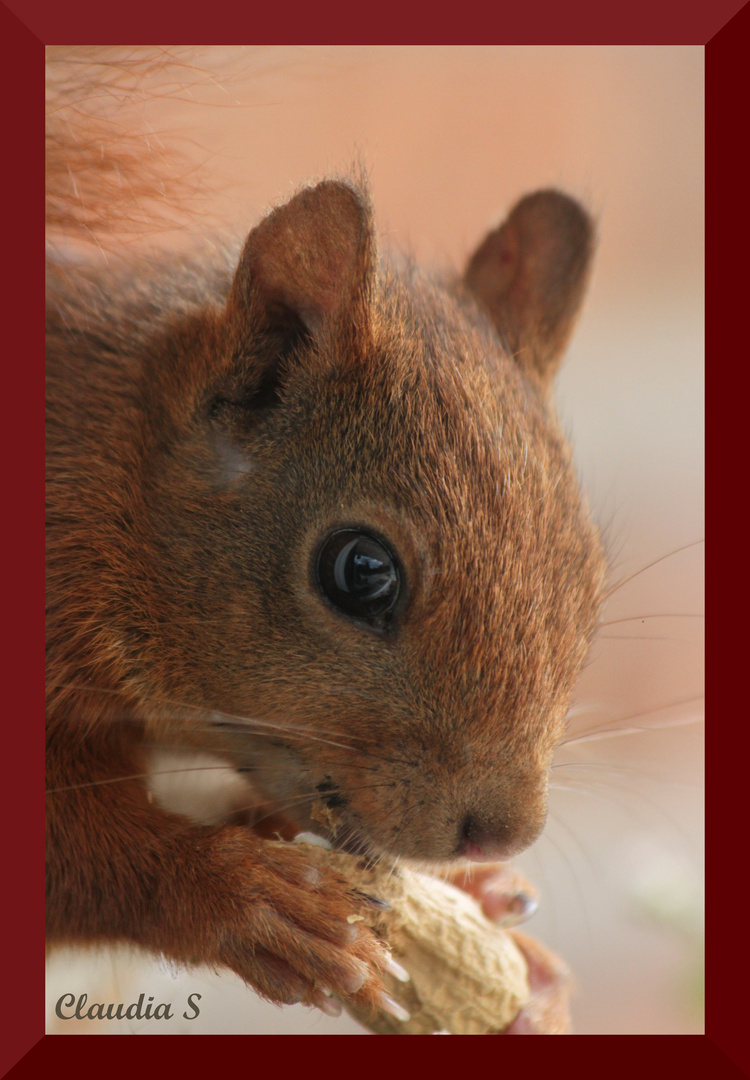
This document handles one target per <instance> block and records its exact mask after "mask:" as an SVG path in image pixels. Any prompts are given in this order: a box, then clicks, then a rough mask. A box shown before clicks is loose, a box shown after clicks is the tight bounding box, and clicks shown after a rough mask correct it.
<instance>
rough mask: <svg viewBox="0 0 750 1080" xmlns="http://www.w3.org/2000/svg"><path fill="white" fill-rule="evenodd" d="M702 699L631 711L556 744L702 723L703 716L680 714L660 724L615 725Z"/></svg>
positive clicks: (567, 744)
mask: <svg viewBox="0 0 750 1080" xmlns="http://www.w3.org/2000/svg"><path fill="white" fill-rule="evenodd" d="M702 701H703V697H696V698H690V699H689V700H687V701H678V702H676V703H675V704H674V705H662V706H660V707H658V708H655V709H648V710H646V711H645V712H642V713H632V714H631V715H630V716H622V717H619V718H618V719H617V720H611V721H610V722H609V723H607V724H604V725H602V726H601V727H599V728H593V729H591V730H589V731H584V732H582V733H581V734H580V735H573V736H572V737H571V738H563V740H562V741H561V742H560V743H559V744H558V746H574V745H575V744H576V743H582V742H587V741H589V740H590V739H594V738H606V737H608V736H610V735H623V734H633V733H634V732H637V731H663V730H665V729H667V728H673V727H687V726H688V725H689V724H698V723H702V721H703V716H702V715H701V716H692V717H690V716H684V715H681V716H679V717H677V718H676V719H675V720H672V721H665V722H664V723H661V724H653V723H652V724H643V725H638V724H633V725H630V726H629V727H627V728H618V727H616V726H615V725H617V724H623V723H626V722H627V721H630V720H637V719H639V718H640V717H642V716H653V715H654V714H655V713H659V712H667V711H669V710H674V709H684V708H686V707H687V706H691V705H697V704H699V703H700V702H702Z"/></svg>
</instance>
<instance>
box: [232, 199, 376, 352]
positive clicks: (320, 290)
mask: <svg viewBox="0 0 750 1080" xmlns="http://www.w3.org/2000/svg"><path fill="white" fill-rule="evenodd" d="M374 259H375V242H374V235H373V227H372V213H371V210H370V207H369V204H368V202H367V199H366V196H364V195H363V194H361V193H360V192H358V191H356V190H355V189H354V188H353V187H350V186H349V185H348V184H346V183H343V182H340V181H336V180H326V181H324V182H323V183H321V184H318V185H317V186H316V187H311V188H305V189H304V190H302V191H300V192H299V193H298V194H297V195H295V196H294V198H292V199H290V201H289V202H288V203H285V204H284V205H283V206H280V207H279V208H278V209H276V210H273V211H272V212H271V213H270V214H269V215H268V216H267V217H266V218H264V219H263V221H261V223H260V224H259V225H258V226H256V228H255V229H253V231H252V232H251V233H250V235H249V237H248V238H247V241H246V243H245V247H244V249H243V252H242V256H241V258H240V262H239V266H238V268H237V272H236V274H235V278H234V282H233V284H232V289H231V292H230V295H229V299H228V310H229V311H230V312H233V313H237V314H239V315H240V317H241V318H250V319H252V321H253V323H254V324H255V325H257V322H258V321H260V322H261V324H264V325H265V326H266V327H267V328H268V329H270V330H271V331H274V330H281V331H282V332H283V331H284V329H285V328H289V329H292V328H293V327H294V326H296V327H297V328H298V329H303V330H304V331H305V332H306V333H308V334H309V335H311V336H312V337H313V338H316V337H321V336H324V335H327V334H329V333H331V332H333V333H337V332H338V333H346V334H347V336H350V337H351V340H352V342H356V343H358V344H360V345H361V346H362V347H363V348H366V347H367V344H368V339H369V322H370V320H369V295H370V287H371V283H372V275H373V267H374Z"/></svg>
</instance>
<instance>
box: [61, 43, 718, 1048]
mask: <svg viewBox="0 0 750 1080" xmlns="http://www.w3.org/2000/svg"><path fill="white" fill-rule="evenodd" d="M182 55H183V57H186V58H187V59H188V60H189V61H190V63H192V64H194V65H195V68H194V70H193V71H192V72H191V73H190V74H189V75H186V76H185V79H184V85H183V86H182V87H181V88H180V91H179V93H177V94H176V95H175V94H173V95H171V96H170V97H168V98H165V99H163V100H156V101H150V100H148V97H147V98H146V100H141V98H140V97H139V95H138V93H137V91H133V93H130V92H129V91H128V92H127V96H128V98H129V100H130V103H131V105H132V107H133V110H134V112H133V115H134V117H135V119H134V121H133V122H134V124H137V125H139V126H143V125H145V127H146V129H148V130H150V131H151V132H153V133H154V135H155V137H157V138H159V139H166V138H167V137H168V136H167V135H166V134H165V133H166V132H170V133H172V134H175V135H177V136H178V139H179V141H180V142H181V143H182V146H183V149H185V150H186V151H187V152H188V154H190V155H191V157H192V160H193V161H194V163H195V166H196V168H199V169H200V173H201V176H203V177H205V179H206V182H207V183H208V185H209V187H211V188H213V189H214V191H215V192H216V195H215V198H214V199H213V201H212V224H217V225H218V226H220V228H221V229H222V230H225V229H229V228H232V229H235V230H237V231H238V232H239V233H240V234H242V233H245V232H247V231H248V229H249V228H250V226H251V225H252V224H253V223H254V222H255V221H256V220H257V219H258V218H259V217H260V216H261V215H262V213H263V212H264V210H265V209H266V208H267V207H268V206H269V205H270V204H272V203H274V202H278V201H280V200H281V199H283V198H285V197H287V196H288V195H290V194H291V193H292V191H293V190H294V188H295V187H296V186H297V185H298V184H299V183H300V182H301V181H303V180H305V179H308V178H316V177H321V176H323V175H325V174H327V173H329V172H331V171H336V172H341V171H346V170H347V168H348V167H350V166H351V164H352V162H354V161H360V162H364V164H365V165H366V167H367V170H368V172H369V175H370V178H371V187H372V195H373V201H374V204H375V208H376V213H377V217H378V222H379V228H380V235H381V243H383V244H390V245H395V246H401V247H405V248H408V249H410V250H412V251H413V252H414V253H415V254H416V255H417V256H418V257H419V258H420V259H421V260H423V261H427V262H437V263H444V262H446V261H447V262H452V263H454V264H459V265H460V264H461V263H462V262H463V261H464V260H465V259H466V258H467V256H468V255H469V254H470V253H471V251H472V250H473V248H474V246H475V245H476V244H477V243H478V241H479V240H480V238H481V237H482V236H483V234H484V232H485V231H486V230H487V229H488V228H489V227H490V226H491V225H492V224H494V223H496V221H497V220H498V219H499V217H500V216H501V215H502V214H503V213H504V211H505V210H506V209H508V207H509V206H510V204H511V203H512V202H513V201H514V200H515V199H516V198H518V197H519V196H520V195H521V194H523V193H525V192H527V191H530V190H533V189H535V188H538V187H542V186H548V185H556V186H560V187H563V188H564V189H566V190H567V191H569V192H571V193H572V194H574V195H577V196H579V197H580V198H581V199H582V200H583V201H584V202H585V203H586V204H587V205H588V206H589V207H590V208H591V209H592V210H593V211H594V212H595V213H596V214H597V216H598V219H599V228H600V245H599V252H598V258H597V265H596V271H595V274H594V279H593V282H592V286H591V291H590V295H589V298H588V301H587V304H586V306H585V309H584V313H583V316H582V319H581V322H580V324H579V328H578V331H577V333H576V335H575V337H574V340H573V343H572V346H571V348H570V351H569V355H568V357H567V361H566V364H565V366H564V368H563V370H562V372H561V374H560V376H559V379H558V386H557V401H558V405H559V409H560V413H561V415H562V417H563V420H564V423H565V426H566V429H567V430H568V431H569V432H570V434H571V436H572V438H573V442H574V446H575V450H576V459H577V462H578V467H579V470H580V473H581V476H582V479H583V484H584V487H585V488H586V490H587V491H588V492H589V495H590V499H591V502H592V505H593V508H594V512H595V515H596V517H597V519H598V520H599V521H600V523H601V524H602V525H603V526H604V527H605V529H606V535H607V537H608V542H609V545H610V550H611V553H612V560H613V563H612V581H613V584H615V583H617V582H618V581H625V583H624V584H623V585H622V586H621V587H620V588H619V589H617V590H616V591H615V592H614V593H613V595H612V598H611V600H610V602H609V604H608V607H607V609H606V612H605V615H604V623H605V625H604V627H603V628H602V631H601V636H600V638H599V640H598V641H597V643H596V645H595V647H594V650H593V654H592V657H591V661H590V664H589V665H588V667H587V669H586V671H585V673H584V677H583V679H582V681H581V684H580V687H579V690H578V693H577V695H576V701H575V703H574V706H573V709H572V713H571V737H572V738H576V737H578V738H580V737H581V736H584V735H586V734H587V733H588V734H589V736H590V737H589V738H588V739H587V740H586V741H576V742H574V743H572V744H571V745H569V746H567V747H564V748H562V749H561V751H560V753H559V755H558V761H557V765H556V768H555V770H554V773H553V784H554V786H555V790H554V791H553V796H552V801H551V814H550V821H549V825H548V828H547V831H546V833H545V835H544V836H543V837H542V839H541V840H540V841H539V842H538V843H537V844H536V845H535V846H534V848H532V850H531V851H530V852H528V853H527V854H526V855H525V856H524V857H523V859H521V860H519V861H520V863H521V865H522V867H523V868H524V870H525V872H526V873H527V875H528V876H529V877H530V878H531V879H532V880H533V881H535V882H536V884H537V885H538V886H539V887H540V889H541V891H542V904H541V909H540V911H539V913H538V914H537V915H535V916H534V918H533V920H532V921H531V922H530V923H529V924H528V929H529V931H530V932H531V933H533V934H535V935H536V936H537V937H539V938H541V939H542V940H544V941H545V942H546V943H547V944H549V945H551V946H552V947H553V948H555V949H556V950H558V951H559V952H560V953H561V955H562V956H564V958H565V959H566V961H567V962H568V964H569V965H570V967H571V968H572V970H573V972H574V974H575V978H576V983H577V988H578V989H577V995H576V999H575V1004H574V1019H575V1027H576V1030H577V1032H579V1033H581V1034H609V1033H648V1034H656V1033H670V1034H675V1033H697V1032H700V1031H702V1008H701V989H702V982H701V980H702V931H701V924H702V850H703V848H702V816H703V815H702V809H703V802H702V731H703V729H702V715H703V713H702V693H703V686H702V676H703V667H702V657H703V651H702V634H703V623H702V619H701V617H700V616H701V613H702V602H703V585H702V559H703V547H702V544H701V543H700V542H699V541H701V540H702V538H703V530H704V525H703V479H702V478H703V435H702V402H703V398H702V394H703V261H702V258H703V49H702V48H700V47H669V46H664V47H661V46H659V47H656V46H648V47H640V46H634V47H626V46H613V47H562V46H544V47H536V46H529V47H516V46H460V47H450V46H441V47H431V46H430V47H420V46H403V47H392V46H351V47H340V46H338V47H334V46H331V47H318V46H279V47H257V48H256V47H252V48H245V49H241V48H235V47H227V48H217V49H213V50H206V49H203V48H197V49H194V50H183V51H182ZM207 227H208V226H207ZM195 231H197V230H195ZM192 232H193V230H187V231H186V230H184V229H183V230H181V231H180V233H179V234H175V235H172V236H166V237H164V238H163V242H164V243H166V244H173V243H178V244H183V243H185V242H188V241H189V242H192V241H193V240H194V237H193V236H192ZM657 560H658V561H657ZM652 563H654V565H653V566H651V567H650V568H649V569H644V568H645V567H647V565H648V564H652ZM639 571H640V573H638V572H639ZM636 574H637V576H635V577H633V578H632V580H627V579H629V578H631V576H632V575H636ZM48 977H49V1001H50V1021H49V1026H48V1030H49V1031H52V1032H60V1033H74V1032H81V1031H87V1032H96V1033H105V1031H111V1032H112V1033H115V1032H119V1031H132V1032H134V1033H139V1032H146V1031H148V1032H149V1033H150V1032H154V1031H155V1030H157V1026H158V1028H159V1030H162V1031H167V1030H169V1031H170V1032H173V1033H183V1032H185V1033H188V1032H189V1033H194V1034H200V1033H230V1032H231V1033H248V1034H262V1033H266V1034H277V1033H284V1032H286V1033H306V1034H329V1033H336V1032H339V1033H349V1034H355V1033H361V1029H360V1028H359V1027H358V1026H357V1025H356V1024H355V1023H354V1021H352V1020H350V1019H348V1018H347V1017H346V1016H344V1017H342V1018H340V1019H339V1020H331V1019H329V1018H327V1017H323V1016H322V1015H320V1014H318V1013H317V1012H313V1011H310V1010H305V1009H303V1008H301V1007H294V1008H287V1009H283V1010H281V1009H278V1008H276V1007H275V1006H271V1005H268V1004H266V1003H263V1002H260V1001H259V1000H258V999H257V998H256V997H255V996H254V995H253V994H252V993H251V992H250V991H247V990H246V989H245V988H244V987H243V986H242V985H241V984H240V983H239V981H238V980H237V979H235V978H234V977H233V976H231V975H221V976H216V975H212V974H210V973H208V972H203V971H201V972H193V973H184V972H182V973H175V972H171V971H169V970H168V969H167V968H166V967H164V965H159V964H158V963H156V962H151V961H150V960H148V959H145V958H144V959H141V958H133V957H130V956H128V955H127V954H125V953H115V954H109V953H108V954H106V955H100V956H98V957H93V958H92V957H88V956H81V955H72V954H65V955H61V956H58V957H57V958H56V959H55V960H54V961H53V962H52V963H51V965H50V968H49V972H48ZM68 991H70V992H73V993H75V994H78V993H82V992H87V993H88V995H89V1001H93V1000H100V1001H102V1000H103V1001H124V1002H129V1001H132V1000H135V998H137V996H138V994H139V993H145V994H146V995H154V998H155V1001H157V1002H158V1001H173V1002H182V1001H184V1000H186V998H187V995H188V994H189V993H201V994H202V995H203V997H202V999H201V1014H200V1017H199V1019H197V1020H195V1021H192V1022H188V1021H184V1020H182V1019H180V1018H179V1017H180V1014H181V1009H177V1010H175V1011H176V1012H177V1018H176V1019H175V1020H173V1021H171V1022H169V1023H165V1024H163V1025H162V1024H160V1025H156V1024H154V1023H151V1024H149V1023H141V1024H139V1023H138V1022H132V1023H129V1024H128V1023H123V1024H122V1025H120V1024H117V1023H113V1024H111V1025H109V1024H103V1023H91V1024H88V1025H86V1024H78V1023H77V1022H73V1021H66V1022H61V1021H58V1020H56V1019H55V1017H54V1011H53V1010H54V1002H55V1000H56V999H57V997H59V995H60V994H61V993H63V992H68Z"/></svg>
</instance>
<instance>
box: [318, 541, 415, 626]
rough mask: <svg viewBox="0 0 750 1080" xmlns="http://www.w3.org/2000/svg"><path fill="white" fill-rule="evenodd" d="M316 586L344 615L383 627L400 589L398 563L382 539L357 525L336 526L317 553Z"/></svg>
mask: <svg viewBox="0 0 750 1080" xmlns="http://www.w3.org/2000/svg"><path fill="white" fill-rule="evenodd" d="M317 579H318V586H319V588H320V590H321V592H322V593H323V595H324V596H325V597H326V598H327V599H328V600H329V601H330V602H331V603H332V604H333V605H334V607H337V608H338V609H339V610H340V611H343V612H344V614H345V615H349V616H351V617H352V618H354V619H360V620H362V621H363V622H367V623H370V624H371V625H373V626H375V627H378V628H380V627H383V626H384V625H385V624H386V623H387V621H388V618H387V617H388V613H389V612H391V611H392V609H393V608H394V606H395V604H396V601H397V600H398V597H399V593H400V591H401V577H400V573H399V568H398V564H397V562H396V560H395V558H394V556H393V555H392V554H391V553H390V551H389V550H388V548H387V547H386V546H385V544H384V543H383V541H382V540H379V539H378V538H377V537H375V536H373V535H372V534H370V533H366V532H362V531H360V530H359V529H340V530H339V531H338V532H335V533H333V534H332V535H331V536H329V537H328V539H327V540H326V541H325V543H324V544H323V546H322V547H321V549H320V553H319V554H318V562H317Z"/></svg>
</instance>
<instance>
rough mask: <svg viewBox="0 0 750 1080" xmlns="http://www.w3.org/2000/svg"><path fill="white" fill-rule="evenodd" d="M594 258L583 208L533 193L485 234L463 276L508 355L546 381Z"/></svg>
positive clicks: (554, 194) (555, 195)
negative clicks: (488, 317)
mask: <svg viewBox="0 0 750 1080" xmlns="http://www.w3.org/2000/svg"><path fill="white" fill-rule="evenodd" d="M593 251H594V226H593V222H592V219H591V217H590V216H589V214H588V213H587V212H586V211H585V210H584V209H583V207H582V206H581V205H580V204H579V203H578V202H576V201H575V199H572V198H571V197H570V196H568V195H565V194H563V193H562V192H560V191H555V190H546V191H537V192H534V193H533V194H531V195H527V196H526V197H525V198H523V199H521V201H520V202H519V203H517V204H516V206H515V207H514V208H513V210H512V211H511V213H510V214H509V216H508V218H507V220H506V221H505V222H504V223H503V224H502V225H500V226H499V227H498V228H497V229H494V230H493V231H492V232H491V233H489V234H488V236H487V237H486V238H485V240H484V242H483V243H482V244H481V245H480V247H479V248H478V249H477V251H476V252H475V253H474V255H473V256H472V258H471V259H470V261H469V264H468V267H467V269H466V274H465V282H466V285H467V286H468V287H469V289H470V290H471V291H472V292H473V293H474V294H475V296H476V297H477V299H479V301H480V302H481V303H482V304H483V305H484V307H485V308H486V309H487V310H488V312H489V314H490V316H491V318H492V320H493V322H494V323H495V326H496V328H497V330H498V332H499V333H500V334H501V336H502V337H503V338H504V340H505V341H506V342H507V343H508V346H509V348H510V350H511V352H512V353H513V354H514V355H517V356H518V358H519V360H520V362H522V363H525V364H527V365H528V366H530V367H532V368H533V369H534V370H535V371H536V372H537V374H538V375H540V376H541V377H542V379H544V380H545V381H547V380H549V379H550V378H551V376H552V375H553V374H554V372H555V371H556V370H557V367H558V366H559V362H560V359H561V357H562V354H563V352H564V350H565V347H566V345H567V344H568V341H569V339H570V335H571V333H572V331H573V327H574V325H575V320H576V317H577V315H578V312H579V310H580V307H581V303H582V301H583V296H584V293H585V289H586V284H587V282H588V277H589V273H590V269H591V262H592V255H593Z"/></svg>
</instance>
